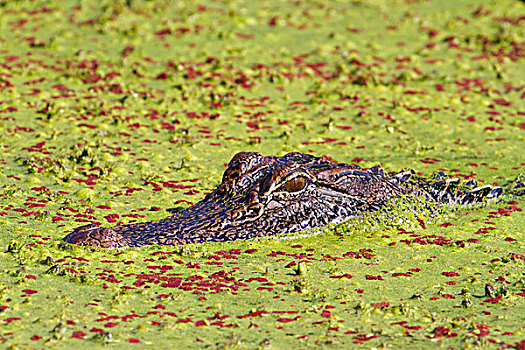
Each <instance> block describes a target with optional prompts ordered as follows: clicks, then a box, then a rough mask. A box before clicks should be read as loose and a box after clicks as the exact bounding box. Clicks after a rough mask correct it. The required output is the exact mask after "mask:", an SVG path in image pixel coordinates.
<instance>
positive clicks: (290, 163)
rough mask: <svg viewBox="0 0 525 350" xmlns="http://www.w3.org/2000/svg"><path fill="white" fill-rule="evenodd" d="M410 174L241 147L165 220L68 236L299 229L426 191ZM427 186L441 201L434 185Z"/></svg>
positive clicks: (163, 238)
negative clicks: (207, 185) (205, 190)
mask: <svg viewBox="0 0 525 350" xmlns="http://www.w3.org/2000/svg"><path fill="white" fill-rule="evenodd" d="M402 174H405V173H402ZM405 175H406V174H405ZM405 175H403V176H397V177H388V176H387V175H386V174H385V173H384V171H383V170H382V169H381V168H380V167H379V166H376V167H374V168H371V169H368V170H363V169H361V168H360V167H358V166H352V165H348V164H343V163H334V162H332V161H330V160H328V159H326V158H322V157H314V156H311V155H307V154H301V153H289V154H287V155H285V156H283V157H273V156H269V157H264V156H262V155H261V154H259V153H255V152H241V153H238V154H236V155H235V156H234V157H233V159H232V160H231V161H230V163H229V164H228V168H227V169H226V171H225V172H224V175H223V178H222V182H221V184H220V185H219V186H218V187H217V188H216V189H215V190H214V191H212V192H211V193H209V194H208V195H206V196H205V197H204V199H202V200H201V201H200V202H198V203H196V204H195V205H194V206H192V207H190V208H188V209H185V210H183V211H181V212H179V213H177V214H175V215H173V216H170V217H167V218H166V219H163V220H159V221H151V222H145V223H136V224H128V225H120V226H115V227H113V228H103V227H100V226H98V225H95V224H92V225H87V226H82V227H79V228H77V229H75V230H74V231H73V232H72V233H70V234H69V235H68V236H66V237H65V238H64V241H65V242H69V243H74V244H79V245H89V246H102V247H119V246H142V245H147V244H159V245H180V244H188V243H202V242H220V241H231V240H237V239H246V238H253V237H261V236H272V235H277V234H282V233H290V232H296V231H301V230H305V229H309V228H314V227H319V226H323V225H326V224H328V223H340V222H343V221H346V220H348V219H351V218H355V217H357V216H361V215H362V213H363V212H371V211H375V210H377V209H379V208H381V207H382V206H384V205H385V204H386V203H387V201H388V200H389V199H391V198H392V197H397V196H400V195H403V194H406V193H414V192H418V190H414V186H412V185H409V184H408V182H407V181H406V176H405ZM403 184H404V185H403ZM419 192H420V193H421V194H423V195H424V196H425V198H427V199H428V200H433V198H432V196H431V195H429V194H428V192H427V191H423V190H422V191H419Z"/></svg>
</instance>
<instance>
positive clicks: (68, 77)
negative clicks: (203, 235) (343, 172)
mask: <svg viewBox="0 0 525 350" xmlns="http://www.w3.org/2000/svg"><path fill="white" fill-rule="evenodd" d="M524 10H525V5H524V3H523V2H522V1H510V0H498V1H478V0H476V1H474V0H472V1H408V0H407V1H399V0H392V1H386V0H385V1H381V0H360V1H359V0H355V1H320V0H319V1H314V0H297V1H273V0H265V1H248V0H246V1H241V0H229V1H224V2H220V1H204V0H203V1H189V0H188V1H182V0H181V1H167V0H149V1H146V0H144V1H140V0H127V1H124V0H119V1H109V0H99V1H90V0H77V1H73V0H71V1H53V0H50V1H39V0H34V1H29V0H19V1H0V231H1V235H0V271H1V272H0V325H1V327H0V347H2V348H13V349H15V348H16V349H18V348H39V349H40V348H67V349H70V348H73V347H74V348H76V349H83V348H93V347H94V346H95V347H97V348H99V347H105V348H117V347H126V348H153V347H154V348H165V349H166V348H181V349H182V348H199V349H215V348H225V349H244V348H247V349H253V348H260V349H284V348H286V349H299V348H316V347H321V346H326V347H331V348H334V349H341V348H350V347H363V348H390V349H401V348H403V349H409V348H417V349H421V348H436V347H442V348H449V349H450V348H454V349H458V348H469V347H482V348H500V349H504V348H518V349H524V348H525V328H524V327H525V316H524V315H525V272H524V266H525V256H524V252H525V223H524V215H523V208H524V204H523V197H518V196H512V195H508V194H509V193H510V192H512V191H513V190H512V188H513V187H516V186H517V183H518V182H519V181H523V175H522V174H523V173H525V168H524V167H525V159H524V157H523V154H524V153H523V149H524V146H525V133H524V131H525V117H524V116H525V110H524V106H525V104H524V102H523V101H524V97H525V71H524V69H523V67H524V60H523V55H524V48H525V46H524V37H525V35H524V34H525V33H524V31H525V26H524V25H523V24H524V23H525V22H524V13H525V11H524ZM239 151H256V152H260V153H262V154H264V155H283V154H285V153H287V152H291V151H299V152H303V153H311V154H315V155H318V156H320V155H326V156H328V157H331V158H332V159H334V160H337V161H340V162H346V163H355V164H359V165H361V166H363V167H371V166H373V165H376V164H381V166H383V167H384V168H385V169H386V170H387V171H395V170H400V169H403V168H413V169H415V170H416V171H418V172H420V173H422V174H423V175H425V176H431V175H432V174H433V173H435V172H438V171H443V172H444V173H446V174H447V175H449V176H451V177H460V178H461V179H463V180H467V179H476V180H477V181H478V182H479V183H481V184H482V183H490V184H499V185H502V186H504V187H505V189H506V191H507V195H506V196H504V197H503V198H502V199H501V200H499V201H493V202H491V203H488V204H487V205H485V206H477V207H472V206H471V207H466V208H460V209H458V210H444V212H443V213H442V214H440V215H438V216H436V217H430V216H427V217H424V216H423V217H422V218H421V217H417V218H416V216H415V214H414V213H409V212H404V211H402V210H399V212H398V213H397V215H399V218H400V219H401V220H400V221H396V220H386V221H381V220H373V219H364V220H355V221H351V222H348V223H345V224H342V225H339V226H334V227H327V228H323V229H321V230H319V231H318V232H316V233H318V234H317V235H313V234H312V235H311V234H306V235H305V236H306V237H302V238H293V239H287V240H279V239H274V240H258V241H253V240H252V241H237V242H230V243H224V244H205V245H197V246H185V247H158V246H149V247H144V248H140V249H123V250H102V249H85V248H80V247H77V246H71V245H68V244H64V243H61V238H62V237H64V236H65V235H66V234H67V232H70V231H71V230H72V229H74V228H75V227H78V226H80V225H84V224H86V223H89V222H97V223H100V224H102V225H104V226H111V225H115V224H118V223H130V222H139V221H147V220H154V219H160V218H163V217H165V216H167V215H168V213H167V212H166V211H165V209H167V208H173V207H177V206H178V207H187V206H189V205H191V204H192V203H195V202H197V201H198V200H200V199H201V198H202V197H203V196H204V195H205V193H207V192H209V191H210V190H211V189H213V188H215V186H217V185H218V183H219V182H220V179H221V175H222V172H223V171H224V165H225V164H226V163H227V162H228V161H229V160H230V159H231V157H232V156H233V155H234V154H235V153H237V152H239ZM520 174H521V175H520ZM520 179H521V180H520ZM418 219H419V220H418Z"/></svg>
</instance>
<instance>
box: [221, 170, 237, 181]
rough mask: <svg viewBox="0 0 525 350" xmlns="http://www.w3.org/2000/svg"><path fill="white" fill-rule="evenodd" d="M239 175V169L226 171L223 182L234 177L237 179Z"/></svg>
mask: <svg viewBox="0 0 525 350" xmlns="http://www.w3.org/2000/svg"><path fill="white" fill-rule="evenodd" d="M238 177H239V171H238V170H231V171H227V172H225V173H224V177H223V179H222V183H225V182H228V181H231V180H233V179H236V178H238Z"/></svg>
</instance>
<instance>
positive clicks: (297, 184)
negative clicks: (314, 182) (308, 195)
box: [280, 176, 306, 192]
mask: <svg viewBox="0 0 525 350" xmlns="http://www.w3.org/2000/svg"><path fill="white" fill-rule="evenodd" d="M305 187H306V178H305V177H304V176H297V177H294V178H293V179H291V180H288V181H286V182H285V183H284V184H282V185H281V187H280V188H281V189H282V190H284V191H286V192H298V191H300V190H302V189H303V188H305Z"/></svg>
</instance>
